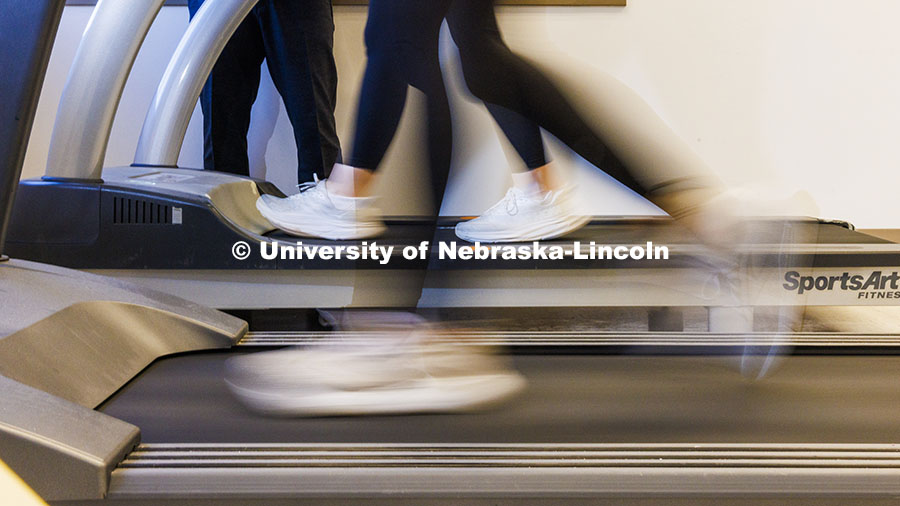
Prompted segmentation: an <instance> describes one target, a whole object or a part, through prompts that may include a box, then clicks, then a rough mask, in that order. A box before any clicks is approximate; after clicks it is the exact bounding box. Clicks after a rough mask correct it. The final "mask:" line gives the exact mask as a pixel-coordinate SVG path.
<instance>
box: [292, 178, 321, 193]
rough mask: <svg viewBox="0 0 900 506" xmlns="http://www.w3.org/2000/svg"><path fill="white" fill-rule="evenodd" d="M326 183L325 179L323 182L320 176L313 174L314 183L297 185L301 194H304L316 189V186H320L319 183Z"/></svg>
mask: <svg viewBox="0 0 900 506" xmlns="http://www.w3.org/2000/svg"><path fill="white" fill-rule="evenodd" d="M324 182H325V180H324V179H321V180H320V179H319V176H318V174H313V180H312V181H307V182H305V183H300V184H298V185H297V188H299V189H300V193H303V192H305V191H308V190H312V189H313V188H315V187H316V186H319V183H324Z"/></svg>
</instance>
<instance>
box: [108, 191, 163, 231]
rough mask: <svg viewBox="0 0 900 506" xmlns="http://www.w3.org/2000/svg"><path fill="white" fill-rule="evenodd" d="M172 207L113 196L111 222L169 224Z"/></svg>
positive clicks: (122, 223)
mask: <svg viewBox="0 0 900 506" xmlns="http://www.w3.org/2000/svg"><path fill="white" fill-rule="evenodd" d="M171 223H172V207H171V206H167V205H164V204H158V203H156V202H150V201H147V200H141V199H129V198H124V197H113V224H116V225H170V224H171Z"/></svg>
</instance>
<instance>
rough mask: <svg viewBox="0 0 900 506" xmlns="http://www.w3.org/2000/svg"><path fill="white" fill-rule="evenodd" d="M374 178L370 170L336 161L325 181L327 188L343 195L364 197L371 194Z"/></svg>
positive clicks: (335, 193)
mask: <svg viewBox="0 0 900 506" xmlns="http://www.w3.org/2000/svg"><path fill="white" fill-rule="evenodd" d="M374 178H375V175H374V174H373V173H372V172H371V171H369V170H366V169H361V168H358V167H353V166H350V165H344V164H341V163H336V164H335V165H334V168H333V169H332V171H331V175H330V176H329V177H328V179H327V180H326V181H325V188H326V189H327V190H328V192H329V193H331V194H333V195H338V196H341V197H364V196H367V195H368V194H369V191H370V188H371V186H372V183H373V181H374Z"/></svg>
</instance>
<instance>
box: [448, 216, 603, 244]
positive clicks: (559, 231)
mask: <svg viewBox="0 0 900 506" xmlns="http://www.w3.org/2000/svg"><path fill="white" fill-rule="evenodd" d="M590 221H591V216H584V215H571V216H566V217H565V218H563V219H555V220H549V221H543V222H540V221H539V222H536V223H533V224H531V225H529V226H528V227H522V228H519V229H507V230H497V231H492V232H486V233H477V232H476V233H469V232H466V231H465V228H463V230H460V227H459V226H460V225H462V223H459V224H457V225H456V229H455V231H456V236H457V237H459V238H460V239H463V240H465V241H469V242H484V243H494V242H527V241H543V240H547V239H555V238H557V237H562V236H564V235H566V234H570V233H572V232H574V231H576V230H578V229H580V228H581V227H583V226H585V225H587V223H588V222H590ZM464 223H465V222H464Z"/></svg>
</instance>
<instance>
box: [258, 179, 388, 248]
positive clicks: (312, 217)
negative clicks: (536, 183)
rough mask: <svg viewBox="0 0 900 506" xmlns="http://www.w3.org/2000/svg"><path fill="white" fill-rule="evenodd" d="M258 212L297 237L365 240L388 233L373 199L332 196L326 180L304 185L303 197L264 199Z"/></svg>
mask: <svg viewBox="0 0 900 506" xmlns="http://www.w3.org/2000/svg"><path fill="white" fill-rule="evenodd" d="M256 208H257V209H258V210H259V212H260V214H262V215H263V216H264V217H265V218H266V219H267V220H269V222H271V223H272V225H275V226H276V227H278V228H280V229H281V230H283V231H285V232H287V233H289V234H292V235H298V236H305V237H320V238H323V239H331V240H341V239H366V238H369V237H375V236H377V235H380V234H381V233H383V232H384V231H385V226H384V222H383V221H382V220H381V216H380V214H379V212H378V209H376V208H375V199H374V198H373V197H359V198H353V197H343V196H340V195H334V194H331V193H329V191H328V189H327V188H326V186H325V180H324V179H322V180H319V178H318V177H316V178H315V181H313V182H309V183H303V184H302V185H300V193H298V194H296V195H291V196H290V197H286V198H278V197H275V196H273V195H261V196H260V197H259V199H257V201H256Z"/></svg>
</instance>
